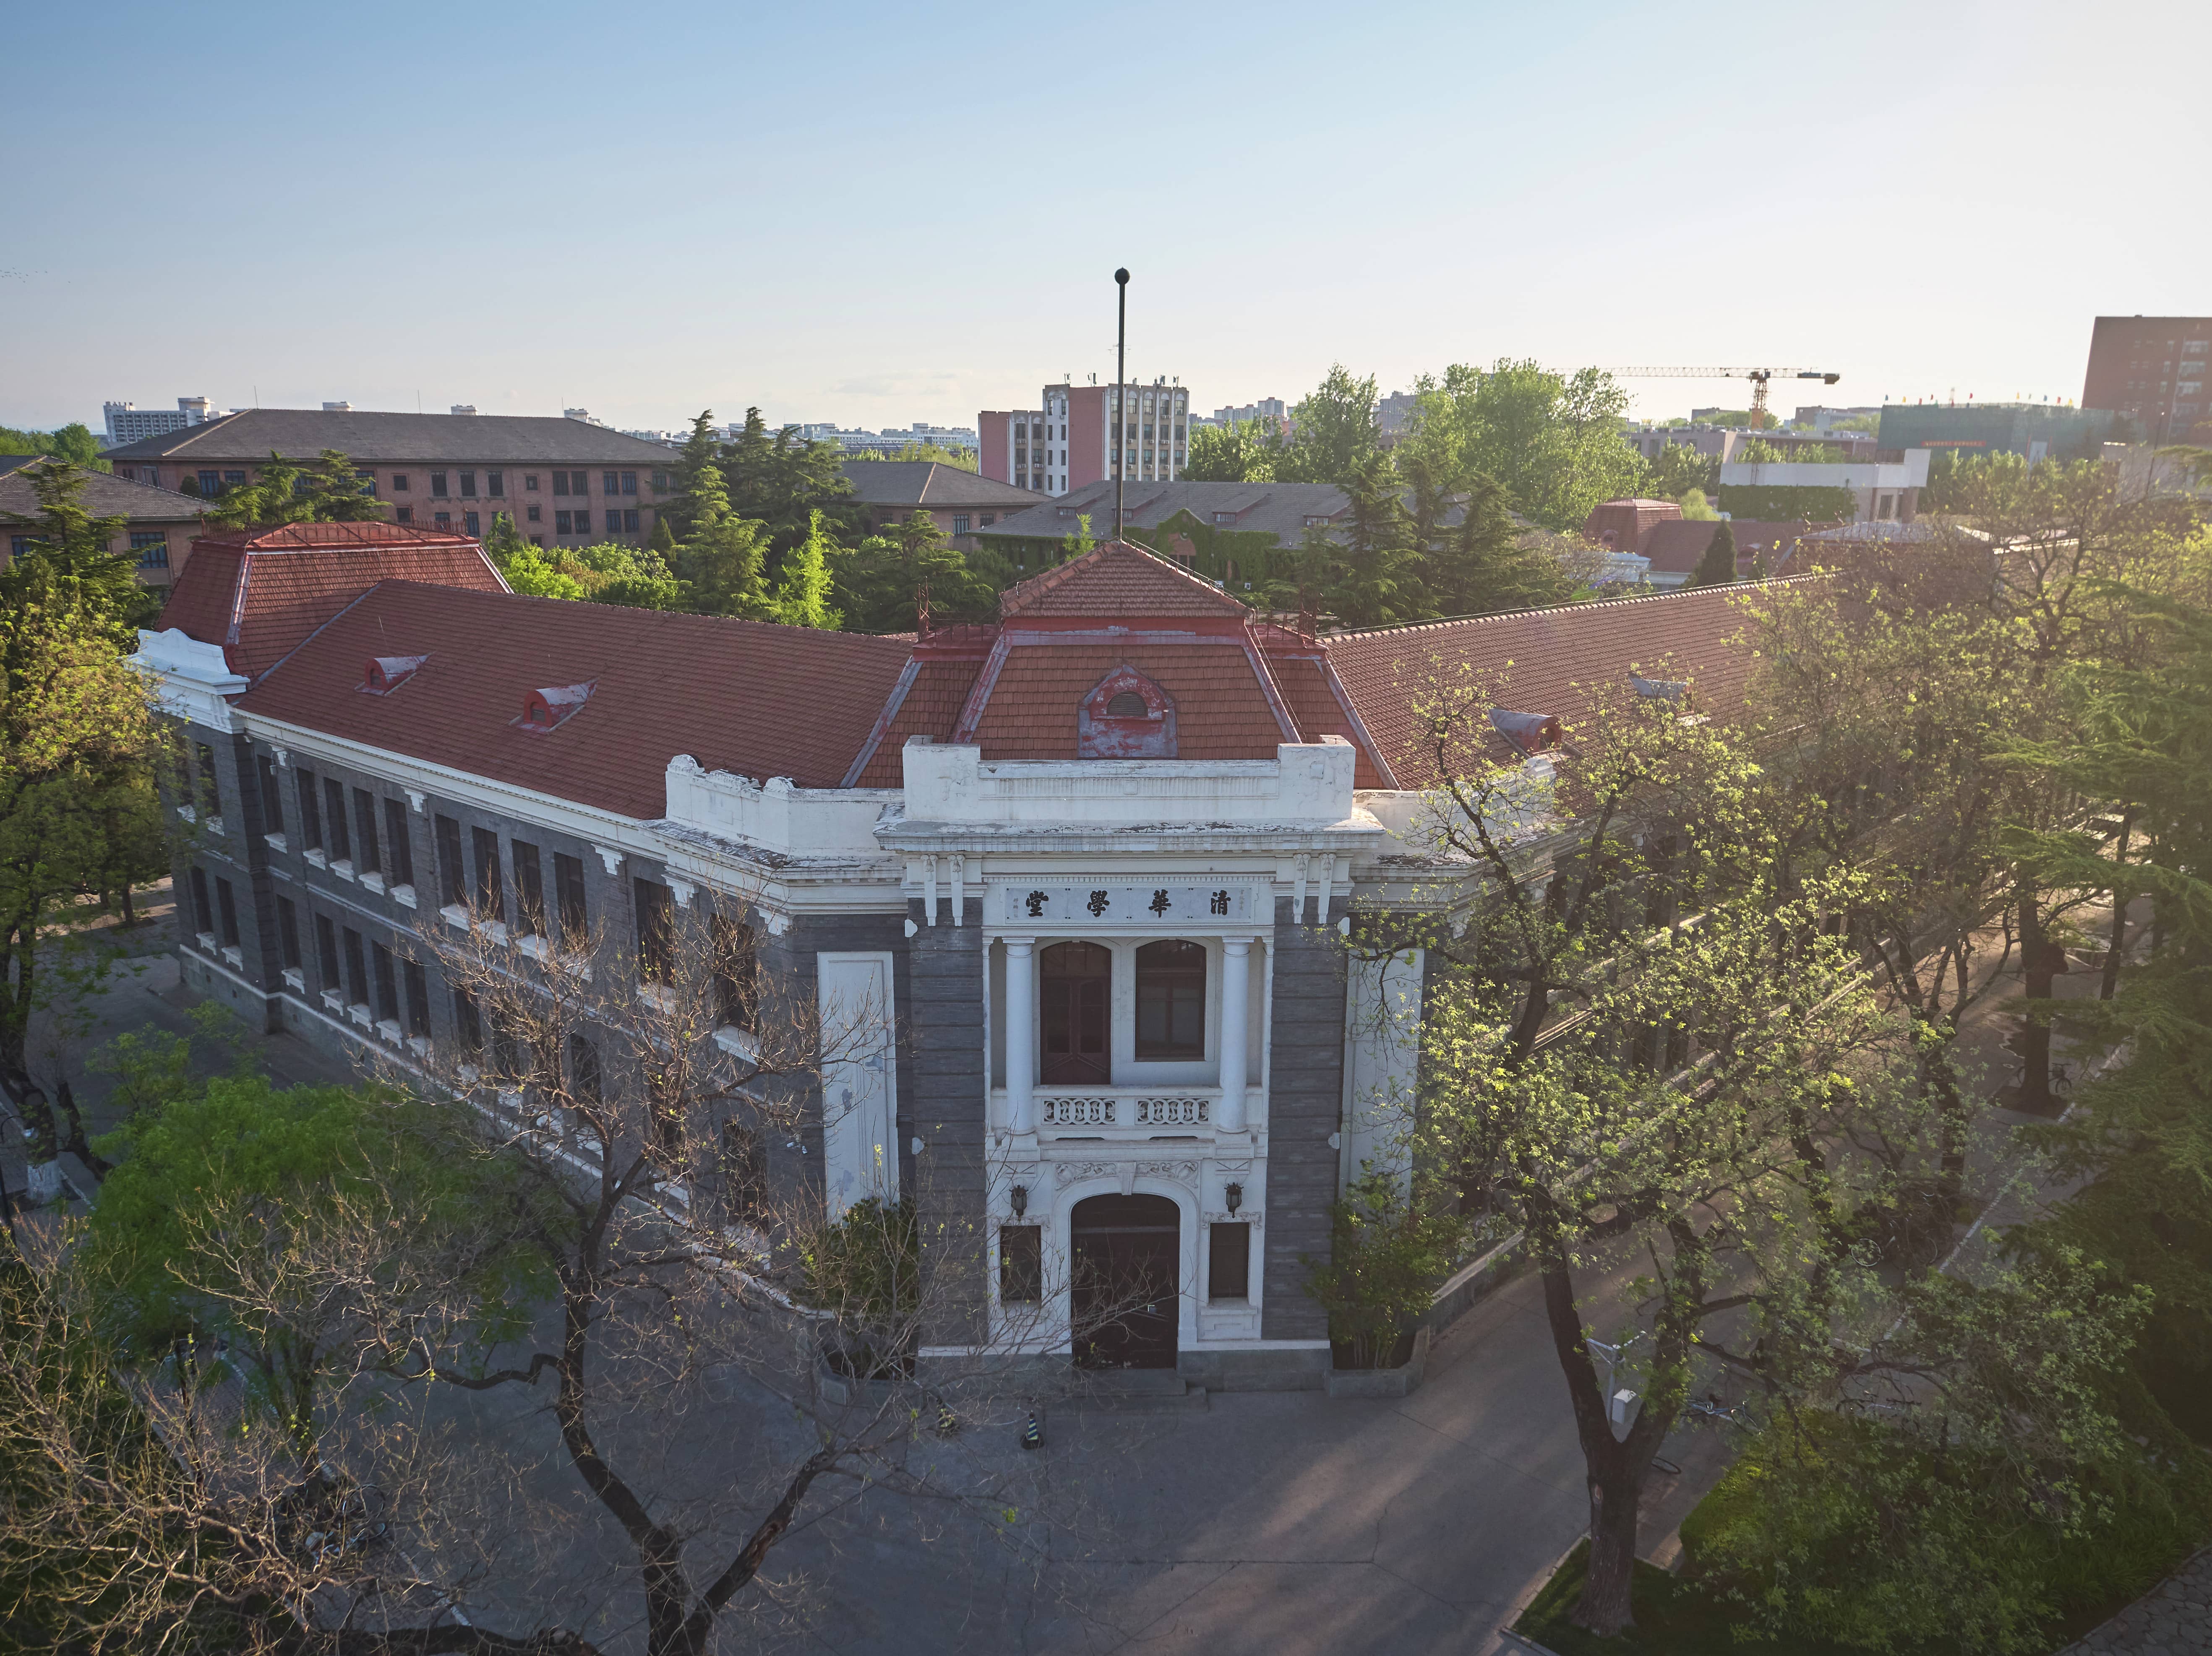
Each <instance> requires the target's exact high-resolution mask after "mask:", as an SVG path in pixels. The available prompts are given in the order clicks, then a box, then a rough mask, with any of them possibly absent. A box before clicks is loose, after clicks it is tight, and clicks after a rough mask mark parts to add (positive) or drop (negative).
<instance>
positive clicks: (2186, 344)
mask: <svg viewBox="0 0 2212 1656" xmlns="http://www.w3.org/2000/svg"><path fill="white" fill-rule="evenodd" d="M2208 362H2212V316H2100V317H2099V318H2097V320H2096V325H2094V326H2093V328H2092V329H2091V330H2090V331H2089V368H2088V372H2087V373H2086V374H2085V375H2084V376H2083V378H2082V382H2081V406H2082V407H2083V408H2085V409H2113V410H2115V411H2116V412H2118V413H2120V414H2124V415H2125V416H2128V417H2129V418H2130V420H2133V421H2134V422H2136V426H2137V427H2138V428H2140V430H2141V432H2142V436H2143V438H2144V440H2147V441H2148V442H2152V443H2179V442H2186V441H2191V440H2196V441H2200V442H2203V441H2212V393H2208V392H2207V391H2206V390H2205V387H2206V385H2208V384H2212V380H2208V379H2207V377H2206V374H2205V367H2206V365H2207V363H2208ZM2199 427H2204V428H2207V429H2206V430H2204V431H2202V432H2197V434H2196V435H2195V436H2194V438H2193V439H2192V431H2194V430H2195V428H2199Z"/></svg>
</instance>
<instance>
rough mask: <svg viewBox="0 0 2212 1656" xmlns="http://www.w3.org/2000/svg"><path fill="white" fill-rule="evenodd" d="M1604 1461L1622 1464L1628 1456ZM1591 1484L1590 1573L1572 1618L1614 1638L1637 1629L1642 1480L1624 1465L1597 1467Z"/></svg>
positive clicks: (1590, 1479) (1590, 1630) (1586, 1627)
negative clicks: (1635, 1592) (1638, 1513)
mask: <svg viewBox="0 0 2212 1656" xmlns="http://www.w3.org/2000/svg"><path fill="white" fill-rule="evenodd" d="M1615 1447H1616V1448H1618V1447H1620V1446H1618V1445H1616V1446H1615ZM1605 1459H1608V1460H1611V1461H1613V1462H1616V1463H1620V1462H1625V1461H1626V1456H1625V1455H1622V1454H1618V1453H1616V1454H1613V1455H1608V1456H1607V1457H1605ZM1587 1481H1588V1483H1589V1503H1590V1527H1589V1574H1587V1575H1585V1576H1584V1577H1583V1596H1582V1601H1581V1602H1580V1603H1579V1604H1577V1605H1576V1606H1575V1611H1574V1615H1573V1616H1572V1617H1570V1618H1569V1619H1570V1620H1571V1621H1572V1622H1573V1623H1574V1624H1575V1625H1576V1626H1577V1627H1578V1628H1583V1629H1588V1630H1589V1632H1591V1633H1595V1635H1597V1636H1598V1637H1599V1638H1601V1639H1611V1638H1613V1637H1615V1636H1617V1635H1620V1634H1621V1633H1622V1632H1624V1631H1626V1629H1629V1628H1632V1627H1633V1626H1635V1625H1636V1611H1635V1606H1634V1603H1633V1599H1632V1592H1633V1589H1634V1586H1635V1583H1636V1508H1637V1501H1638V1495H1640V1494H1641V1493H1642V1492H1641V1490H1640V1489H1638V1485H1639V1484H1640V1483H1641V1482H1642V1480H1641V1479H1640V1478H1638V1477H1635V1476H1634V1475H1633V1474H1632V1472H1630V1471H1629V1470H1628V1469H1627V1467H1626V1465H1615V1466H1613V1467H1608V1468H1605V1469H1602V1470H1600V1469H1593V1470H1592V1471H1591V1472H1590V1473H1589V1477H1588V1480H1587Z"/></svg>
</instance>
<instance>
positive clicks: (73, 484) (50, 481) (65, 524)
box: [0, 460, 161, 645]
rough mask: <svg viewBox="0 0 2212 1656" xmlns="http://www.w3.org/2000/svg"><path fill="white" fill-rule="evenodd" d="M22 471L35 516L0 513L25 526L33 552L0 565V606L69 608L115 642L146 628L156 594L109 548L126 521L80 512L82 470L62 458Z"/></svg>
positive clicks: (127, 559)
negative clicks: (36, 506)
mask: <svg viewBox="0 0 2212 1656" xmlns="http://www.w3.org/2000/svg"><path fill="white" fill-rule="evenodd" d="M22 475H23V476H24V477H25V478H27V480H28V481H29V482H30V485H31V492H32V493H33V495H35V496H36V497H37V499H38V502H39V511H38V514H37V515H36V516H35V517H24V516H21V515H20V514H18V513H4V514H0V515H4V516H5V517H7V518H8V519H9V521H10V522H11V523H13V524H15V525H20V526H21V527H22V528H24V529H27V530H28V531H31V533H30V537H29V538H30V542H31V551H32V554H33V555H31V556H27V557H22V558H17V559H15V560H14V561H11V562H10V563H9V565H8V566H7V567H5V568H0V603H4V604H8V605H9V606H10V607H14V606H20V605H26V604H39V605H42V606H45V607H46V608H47V609H49V610H66V611H70V612H71V613H74V614H76V615H77V616H81V617H82V618H83V619H84V620H85V621H86V622H88V623H89V624H91V625H94V626H95V627H97V628H101V629H103V630H106V631H107V632H108V633H109V634H110V635H111V636H112V638H113V639H114V640H116V642H117V643H118V645H119V644H121V643H123V642H124V641H125V640H127V639H128V638H129V636H130V634H131V629H132V628H137V627H150V626H152V625H153V623H154V618H155V616H158V615H160V613H161V594H159V593H158V592H154V591H149V589H148V588H147V587H146V586H144V585H143V584H141V582H140V581H139V579H138V570H137V563H136V562H135V561H134V560H133V559H132V558H131V556H130V555H128V554H125V553H118V552H115V551H112V550H111V548H112V546H113V544H114V543H115V542H116V541H117V540H118V539H119V538H120V537H121V536H122V534H123V531H124V530H125V528H126V527H127V526H128V525H129V521H130V520H129V519H126V518H123V517H119V516H118V517H112V518H95V517H94V516H93V515H92V514H91V513H88V512H87V511H86V510H85V509H84V504H83V495H84V472H83V470H82V468H80V467H78V466H76V465H75V464H72V463H70V462H69V461H66V460H48V461H46V462H45V463H44V464H40V465H34V466H29V467H27V468H26V469H25V470H24V471H23V473H22Z"/></svg>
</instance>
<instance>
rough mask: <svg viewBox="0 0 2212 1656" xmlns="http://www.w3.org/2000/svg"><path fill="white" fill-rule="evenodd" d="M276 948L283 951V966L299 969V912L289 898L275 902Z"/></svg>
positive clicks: (281, 898)
mask: <svg viewBox="0 0 2212 1656" xmlns="http://www.w3.org/2000/svg"><path fill="white" fill-rule="evenodd" d="M276 946H277V947H278V948H279V949H283V951H284V964H285V965H286V966H287V967H289V968H291V969H292V970H293V971H295V972H296V971H298V970H299V969H300V911H299V910H298V909H296V908H295V907H293V906H292V900H291V899H290V898H289V897H279V898H278V899H277V900H276Z"/></svg>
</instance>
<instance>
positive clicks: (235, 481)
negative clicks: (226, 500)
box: [222, 471, 246, 494]
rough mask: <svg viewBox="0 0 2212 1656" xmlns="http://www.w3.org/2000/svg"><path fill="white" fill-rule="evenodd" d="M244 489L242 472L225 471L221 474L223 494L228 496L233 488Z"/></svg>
mask: <svg viewBox="0 0 2212 1656" xmlns="http://www.w3.org/2000/svg"><path fill="white" fill-rule="evenodd" d="M245 487H246V474H245V473H244V472H242V471H226V472H224V473H223V474H222V488H223V493H224V494H228V493H229V492H230V491H231V490H232V489H234V488H245Z"/></svg>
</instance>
